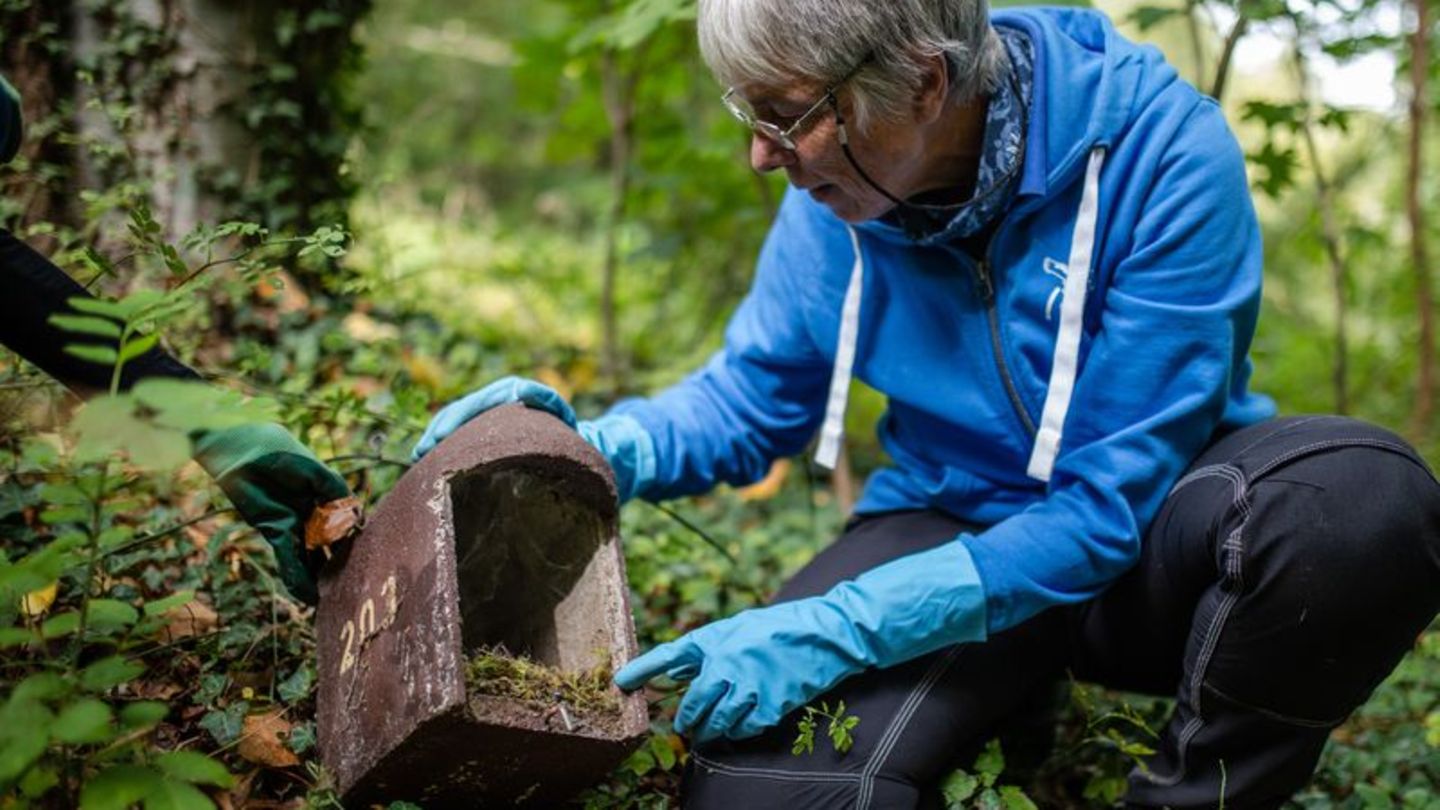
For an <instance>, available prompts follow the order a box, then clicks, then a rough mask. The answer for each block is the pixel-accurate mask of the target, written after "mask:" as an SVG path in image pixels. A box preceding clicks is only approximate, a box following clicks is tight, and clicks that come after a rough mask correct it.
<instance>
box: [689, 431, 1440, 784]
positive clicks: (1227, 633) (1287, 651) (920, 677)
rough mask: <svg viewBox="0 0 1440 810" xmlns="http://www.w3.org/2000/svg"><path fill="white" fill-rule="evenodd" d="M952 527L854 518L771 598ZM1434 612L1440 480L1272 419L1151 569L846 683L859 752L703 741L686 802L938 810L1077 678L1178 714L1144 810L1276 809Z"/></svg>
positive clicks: (1367, 447) (1361, 441)
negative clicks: (956, 779)
mask: <svg viewBox="0 0 1440 810" xmlns="http://www.w3.org/2000/svg"><path fill="white" fill-rule="evenodd" d="M973 528H974V527H968V526H966V525H964V524H963V523H961V522H960V521H958V520H956V519H954V518H952V517H949V516H947V515H944V514H941V513H939V512H902V513H894V514H888V515H881V516H874V517H869V518H862V519H860V520H857V521H855V522H853V523H852V524H851V526H850V527H849V529H848V530H847V531H846V532H845V533H844V535H842V536H841V537H840V539H839V540H837V541H836V542H835V543H834V544H833V545H831V546H830V547H829V548H827V549H825V550H824V551H823V552H821V553H820V554H819V555H817V556H816V558H815V559H814V560H813V561H812V562H811V563H810V564H809V565H808V566H806V567H805V568H804V569H803V570H802V571H800V573H799V574H797V575H796V576H795V577H794V579H792V580H791V581H790V582H789V583H788V584H787V585H786V586H785V587H784V588H783V589H782V590H781V591H780V593H779V595H778V596H777V600H785V599H796V598H800V597H805V596H810V595H814V594H819V593H822V592H824V591H825V590H827V589H828V588H829V587H830V586H831V585H833V584H834V583H836V582H838V581H840V580H843V579H847V578H851V577H854V576H855V575H857V574H859V573H860V572H862V571H865V570H867V569H869V568H872V567H874V566H876V565H879V564H881V563H883V562H885V561H887V560H890V559H894V558H896V557H899V556H901V555H905V554H911V553H914V552H917V551H921V550H923V549H926V548H930V547H933V546H935V545H937V544H939V543H943V542H948V541H950V540H951V539H952V538H954V536H955V535H956V533H957V532H959V531H961V530H964V529H973ZM1437 610H1440V484H1437V483H1436V480H1435V478H1434V477H1433V476H1432V475H1431V473H1430V472H1429V470H1428V469H1427V468H1426V467H1425V465H1424V463H1423V462H1422V461H1421V460H1420V458H1419V457H1418V456H1417V455H1416V454H1415V452H1414V451H1413V450H1411V449H1410V448H1409V447H1408V446H1407V445H1406V444H1405V443H1404V442H1403V441H1401V440H1400V439H1398V438H1396V437H1395V436H1394V435H1392V434H1390V433H1388V432H1386V431H1383V430H1380V429H1378V428H1376V427H1373V426H1370V425H1366V424H1363V423H1360V422H1356V421H1353V420H1349V419H1342V418H1337V417H1303V418H1290V419H1277V420H1274V421H1271V422H1267V423H1264V424H1260V425H1256V426H1253V427H1250V428H1247V429H1245V430H1241V431H1237V432H1235V433H1233V434H1231V435H1229V436H1227V437H1225V438H1224V439H1222V440H1221V441H1219V442H1217V443H1215V444H1214V445H1213V446H1212V447H1210V448H1209V449H1208V450H1207V451H1206V452H1205V453H1204V454H1203V455H1202V456H1201V457H1200V458H1199V459H1198V460H1197V461H1196V462H1195V463H1194V465H1193V466H1192V467H1191V469H1190V471H1189V472H1188V474H1187V475H1186V476H1185V477H1184V478H1183V479H1182V480H1181V481H1180V482H1179V483H1177V484H1176V485H1175V487H1174V489H1173V490H1172V492H1171V493H1170V496H1169V498H1168V499H1167V500H1166V501H1165V504H1164V506H1163V508H1162V509H1161V511H1160V513H1159V515H1158V516H1157V518H1156V520H1155V521H1154V523H1153V525H1152V526H1151V527H1150V529H1149V532H1148V533H1147V535H1146V537H1145V540H1144V543H1143V548H1142V552H1141V557H1140V561H1139V562H1138V564H1137V565H1136V566H1135V568H1133V569H1132V570H1131V571H1130V572H1128V573H1127V574H1126V575H1124V576H1123V577H1122V578H1120V579H1119V580H1117V581H1116V582H1115V584H1114V585H1112V586H1111V587H1110V588H1109V589H1108V590H1106V591H1105V592H1104V593H1102V594H1101V595H1100V596H1098V597H1096V598H1095V599H1093V600H1091V601H1089V602H1086V603H1083V604H1079V605H1075V606H1071V607H1063V608H1054V609H1051V610H1049V611H1046V612H1044V613H1042V614H1040V615H1038V616H1036V617H1034V618H1032V619H1031V620H1029V621H1027V622H1024V623H1022V624H1021V625H1019V626H1017V627H1014V628H1012V629H1010V630H1008V631H1006V632H1004V633H999V634H997V635H995V636H994V637H992V638H991V639H990V640H989V641H987V642H985V643H983V644H969V645H961V646H957V647H953V648H950V649H946V650H941V651H939V652H937V653H934V654H932V655H929V656H925V657H923V658H919V659H916V660H914V661H911V662H909V663H906V664H902V665H900V666H897V667H893V668H890V669H885V670H870V671H867V672H864V673H861V674H859V675H856V676H854V677H852V678H850V679H848V680H846V681H844V682H843V683H841V684H840V685H839V686H837V687H836V688H835V689H834V690H832V691H831V692H830V693H829V694H828V695H826V696H825V699H826V700H830V701H832V702H833V701H835V700H836V699H841V700H844V701H845V705H846V708H847V712H848V713H849V714H853V715H855V716H858V717H860V718H861V722H860V725H859V726H858V727H857V728H856V729H855V746H854V748H853V749H852V750H851V751H850V752H849V753H847V754H845V755H838V754H836V753H834V751H833V750H831V748H830V746H828V745H826V744H825V743H824V741H823V740H821V741H817V744H816V746H815V752H814V753H813V754H809V755H801V756H793V755H791V753H790V745H791V742H792V741H793V740H794V739H795V735H796V719H797V718H796V716H795V715H794V714H792V715H791V716H790V717H788V718H786V720H785V722H782V723H781V724H780V725H779V726H777V727H776V728H774V729H771V730H770V731H769V732H767V733H765V734H763V735H761V736H760V737H757V738H753V739H749V740H742V741H739V742H732V741H721V742H718V743H715V744H711V745H702V746H699V747H698V749H697V750H695V751H694V752H693V753H692V757H691V760H690V764H689V766H688V769H687V772H686V779H685V784H684V795H685V804H686V806H687V807H692V808H735V807H745V808H769V807H774V808H781V807H783V808H786V810H802V808H821V807H824V808H838V807H847V808H848V807H856V808H892V807H939V806H941V800H940V795H939V790H938V783H939V781H940V780H941V779H943V778H944V776H945V775H946V774H948V773H949V772H950V771H951V770H953V769H954V768H955V767H961V766H969V765H970V763H971V762H972V761H973V756H974V753H973V752H975V751H976V750H978V748H979V746H980V745H982V744H983V743H984V741H986V740H988V739H990V738H992V737H995V736H997V735H998V734H999V733H1000V732H1001V730H1002V729H1003V728H1005V727H1006V725H1007V722H1008V721H1011V720H1013V719H1014V718H1015V717H1016V716H1017V715H1020V714H1023V713H1024V712H1025V709H1026V707H1027V706H1033V705H1034V704H1035V702H1036V697H1037V696H1038V695H1043V694H1053V689H1054V684H1055V683H1056V682H1057V680H1059V679H1061V678H1063V677H1065V673H1066V672H1067V671H1069V672H1072V673H1073V674H1074V676H1075V677H1076V678H1078V679H1080V680H1084V681H1089V682H1094V683H1099V684H1102V685H1105V686H1109V687H1113V688H1118V689H1124V690H1129V691H1138V692H1145V693H1150V694H1155V695H1171V696H1174V697H1175V699H1176V707H1175V712H1174V714H1173V716H1172V717H1171V718H1170V720H1169V722H1168V724H1167V725H1166V727H1165V729H1164V730H1163V732H1162V735H1161V736H1162V739H1161V742H1160V745H1159V746H1158V748H1159V751H1158V753H1157V754H1156V755H1155V756H1154V757H1152V758H1151V759H1150V761H1149V762H1148V769H1147V770H1146V771H1143V772H1142V771H1141V770H1139V769H1137V770H1136V771H1135V772H1133V773H1132V774H1131V776H1130V783H1129V792H1128V794H1127V796H1126V801H1127V802H1128V803H1130V804H1131V805H1132V806H1136V807H1171V808H1176V809H1177V810H1179V808H1199V807H1215V806H1217V805H1218V804H1220V801H1221V791H1222V784H1223V785H1224V788H1223V790H1224V794H1225V798H1224V803H1225V806H1226V807H1228V808H1234V810H1244V809H1245V808H1257V807H1276V806H1278V805H1280V804H1281V803H1283V802H1284V800H1285V799H1286V798H1287V797H1289V796H1290V795H1291V794H1293V793H1294V792H1295V791H1297V790H1299V789H1300V788H1301V787H1303V786H1304V785H1305V783H1306V782H1307V781H1308V780H1309V778H1310V776H1311V774H1312V773H1313V771H1314V768H1315V764H1316V761H1317V759H1318V758H1319V756H1320V752H1321V748H1322V747H1323V746H1324V744H1325V740H1326V738H1327V736H1328V734H1329V731H1330V729H1332V728H1334V727H1335V726H1337V725H1339V724H1340V723H1341V722H1342V721H1343V720H1344V719H1345V718H1346V717H1347V716H1348V715H1349V714H1350V712H1352V711H1353V710H1354V709H1355V708H1356V707H1358V706H1359V705H1360V704H1361V703H1363V702H1364V701H1365V699H1366V698H1367V697H1368V696H1369V695H1370V693H1371V691H1372V690H1373V689H1374V688H1375V687H1376V686H1377V685H1378V684H1379V683H1380V681H1381V680H1382V679H1383V678H1384V677H1385V676H1386V675H1387V674H1388V673H1389V672H1390V671H1391V670H1392V669H1393V668H1394V667H1395V665H1396V664H1397V663H1398V662H1399V661H1400V659H1401V657H1403V656H1404V654H1405V653H1406V651H1408V650H1409V649H1410V647H1411V645H1412V644H1413V643H1414V641H1415V639H1416V637H1417V635H1418V634H1419V633H1420V632H1421V631H1423V630H1424V628H1425V627H1426V625H1427V624H1428V623H1429V622H1430V621H1431V619H1432V618H1433V617H1434V616H1435V614H1436V611H1437Z"/></svg>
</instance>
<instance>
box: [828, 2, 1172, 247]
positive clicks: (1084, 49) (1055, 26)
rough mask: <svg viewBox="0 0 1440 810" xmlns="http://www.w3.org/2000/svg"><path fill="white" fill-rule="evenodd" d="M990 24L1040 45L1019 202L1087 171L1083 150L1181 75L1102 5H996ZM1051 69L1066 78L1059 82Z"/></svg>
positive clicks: (888, 231)
mask: <svg viewBox="0 0 1440 810" xmlns="http://www.w3.org/2000/svg"><path fill="white" fill-rule="evenodd" d="M991 23H992V24H993V25H995V26H996V27H1007V28H1011V29H1013V30H1018V31H1021V32H1023V33H1024V34H1026V35H1027V36H1029V38H1030V41H1031V43H1032V44H1033V45H1034V48H1035V82H1034V88H1035V89H1034V91H1033V94H1032V96H1031V99H1030V107H1029V122H1028V130H1027V132H1026V134H1025V166H1024V168H1023V169H1022V172H1021V178H1020V186H1019V189H1018V193H1017V204H1019V205H1023V204H1024V203H1025V202H1026V201H1027V200H1033V199H1034V198H1037V197H1038V198H1041V199H1043V198H1045V197H1048V196H1050V195H1051V194H1054V193H1057V192H1059V191H1061V190H1063V189H1065V188H1066V187H1068V186H1069V184H1070V183H1072V182H1074V181H1075V180H1076V179H1077V178H1078V177H1079V176H1080V175H1081V174H1083V173H1084V171H1085V164H1086V156H1087V155H1089V153H1090V152H1091V151H1092V150H1093V149H1095V147H1097V146H1099V147H1108V146H1110V145H1111V144H1112V143H1114V142H1115V140H1116V139H1117V138H1118V137H1119V136H1120V135H1121V134H1122V133H1123V132H1124V131H1125V129H1126V128H1127V127H1128V126H1129V124H1130V122H1131V121H1132V120H1133V119H1134V117H1135V116H1136V115H1137V114H1138V112H1139V111H1140V110H1141V109H1143V107H1144V103H1145V101H1146V100H1147V99H1149V98H1151V97H1153V96H1154V95H1155V94H1156V93H1158V92H1159V91H1160V90H1161V89H1163V88H1164V87H1165V86H1166V85H1168V84H1169V83H1170V82H1172V81H1175V80H1176V78H1177V76H1176V74H1175V71H1174V70H1173V69H1172V68H1170V67H1169V66H1168V65H1166V64H1165V59H1164V56H1163V55H1162V54H1161V53H1160V51H1159V50H1157V49H1156V48H1154V47H1153V46H1149V45H1136V44H1135V43H1132V42H1129V41H1127V40H1125V39H1123V38H1122V37H1121V36H1120V35H1119V34H1118V33H1117V32H1116V31H1115V27H1114V25H1112V24H1111V22H1110V20H1109V19H1108V18H1107V17H1106V16H1105V15H1104V14H1102V13H1100V12H1098V11H1093V10H1090V9H1082V8H1037V7H1027V8H1018V9H1007V10H1003V11H997V12H995V13H994V14H993V15H992V16H991ZM1053 76H1064V77H1066V79H1065V80H1064V81H1063V82H1056V81H1052V80H1050V79H1049V77H1053ZM856 227H858V228H860V229H861V230H863V231H865V232H866V233H867V234H874V235H875V236H878V237H881V238H883V239H886V240H887V241H898V242H902V243H909V242H910V240H909V238H908V237H907V236H906V235H905V233H904V231H903V230H902V229H900V228H898V227H896V226H895V225H892V224H890V223H888V222H886V221H884V220H883V219H874V220H869V221H867V222H864V223H861V224H860V225H858V226H856Z"/></svg>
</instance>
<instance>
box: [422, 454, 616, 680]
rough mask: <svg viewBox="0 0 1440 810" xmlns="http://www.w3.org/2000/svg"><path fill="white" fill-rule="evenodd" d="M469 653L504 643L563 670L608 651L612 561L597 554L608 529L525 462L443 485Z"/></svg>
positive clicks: (559, 483)
mask: <svg viewBox="0 0 1440 810" xmlns="http://www.w3.org/2000/svg"><path fill="white" fill-rule="evenodd" d="M450 508H451V510H452V516H453V518H454V524H453V525H454V527H455V554H456V572H457V575H458V577H459V583H458V584H459V591H460V615H461V623H462V629H461V637H462V640H463V644H464V647H465V652H466V655H467V656H468V655H471V654H473V653H474V652H476V651H477V650H482V649H493V648H496V647H503V649H504V650H505V651H506V652H508V653H509V654H510V655H514V656H524V657H528V658H530V659H532V660H534V661H538V662H540V663H542V664H546V665H548V666H551V667H555V668H558V669H561V670H568V671H577V670H584V669H588V668H590V667H593V666H595V665H596V664H598V663H600V662H602V661H604V660H606V659H607V658H609V656H610V655H611V654H612V650H611V645H612V639H613V638H614V634H613V633H612V632H611V630H610V628H609V622H610V621H611V620H612V618H613V617H612V616H611V614H612V613H613V611H612V610H611V609H610V603H611V602H612V601H613V599H612V597H611V596H610V595H609V593H608V592H609V591H610V590H612V589H613V588H614V587H616V586H617V585H618V586H621V587H623V583H614V582H611V581H610V580H612V579H614V578H615V576H616V574H615V571H614V570H613V568H614V567H613V566H605V565H602V564H599V563H600V562H601V559H600V558H601V557H602V556H603V555H597V554H596V551H597V550H599V549H600V548H601V547H602V546H604V544H605V543H606V541H607V540H608V539H609V534H610V531H611V530H612V527H611V526H609V525H607V523H606V521H604V520H603V519H602V518H601V517H600V516H599V515H597V514H596V513H595V511H594V510H593V509H592V508H591V507H589V506H587V505H586V504H585V503H584V502H582V501H580V500H579V499H577V498H575V497H574V496H573V495H572V494H571V493H570V491H568V488H567V487H566V486H565V481H564V480H563V479H561V478H559V477H556V476H546V475H543V474H540V473H537V472H534V471H531V470H525V469H514V468H511V469H502V470H495V471H485V472H478V473H471V474H468V475H462V476H458V477H456V478H455V479H453V480H451V482H450Z"/></svg>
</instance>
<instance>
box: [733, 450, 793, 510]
mask: <svg viewBox="0 0 1440 810" xmlns="http://www.w3.org/2000/svg"><path fill="white" fill-rule="evenodd" d="M789 474H790V460H789V459H787V458H782V459H780V460H778V461H776V462H775V463H774V464H772V465H770V472H768V473H766V474H765V477H764V478H762V479H760V480H759V481H756V482H755V483H753V484H751V485H750V486H748V487H744V488H742V489H741V490H740V500H742V501H768V500H770V499H771V498H773V497H775V496H776V495H777V494H779V492H780V488H781V487H782V486H784V485H785V477H786V476H787V475H789Z"/></svg>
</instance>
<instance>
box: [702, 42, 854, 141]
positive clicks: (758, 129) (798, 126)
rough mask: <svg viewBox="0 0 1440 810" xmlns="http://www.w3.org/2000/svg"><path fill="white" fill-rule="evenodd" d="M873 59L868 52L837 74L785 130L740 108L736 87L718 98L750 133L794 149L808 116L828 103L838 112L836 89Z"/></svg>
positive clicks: (813, 115)
mask: <svg viewBox="0 0 1440 810" xmlns="http://www.w3.org/2000/svg"><path fill="white" fill-rule="evenodd" d="M872 58H874V54H869V55H867V56H866V57H865V58H864V59H861V60H860V62H859V63H858V64H856V65H855V67H853V68H850V71H849V72H848V73H846V74H845V75H844V76H842V77H840V80H839V81H837V82H835V83H834V84H832V85H830V86H829V87H827V88H825V92H824V93H823V94H821V96H820V98H819V100H817V101H816V102H815V103H814V104H811V105H810V109H808V110H806V111H805V112H803V113H801V114H800V117H799V118H796V119H795V123H793V124H791V125H790V126H788V127H786V128H785V129H781V128H780V125H779V124H776V123H774V122H773V121H766V120H764V119H762V118H756V117H755V116H754V115H751V114H750V113H748V112H746V111H745V110H744V109H743V108H741V107H740V105H738V104H736V103H735V101H734V96H735V94H736V93H737V92H739V90H738V89H737V88H735V87H728V88H726V89H725V92H724V94H722V95H721V96H720V101H721V103H723V104H724V105H725V108H726V109H728V110H729V111H730V114H731V115H733V116H735V118H736V119H737V120H738V121H739V122H740V123H742V124H744V125H745V126H747V127H749V128H750V131H751V132H753V133H755V134H757V135H760V136H761V137H764V138H767V139H769V140H771V141H774V142H775V143H776V144H779V145H780V146H781V147H783V148H784V149H786V150H788V151H791V152H794V151H796V150H797V149H798V148H799V145H798V144H796V142H795V138H796V137H797V135H798V134H801V130H802V129H803V128H804V127H805V126H807V124H808V123H809V121H810V119H811V118H813V117H815V114H816V113H818V112H820V110H822V109H823V108H824V107H825V105H826V104H827V103H828V104H829V105H830V106H832V107H833V108H834V109H835V113H836V115H839V113H840V106H839V102H838V101H837V100H836V98H835V91H837V90H839V89H840V88H841V87H842V86H843V85H844V84H845V83H846V82H848V81H850V80H851V79H853V78H855V74H857V73H859V72H860V69H861V68H863V67H865V65H867V64H869V62H870V60H871V59H872Z"/></svg>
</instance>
